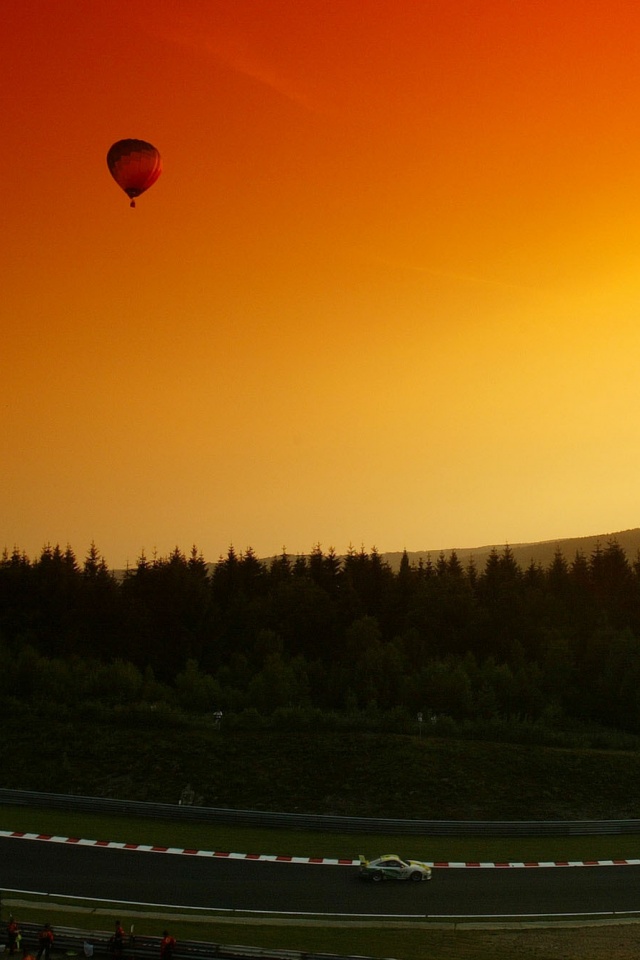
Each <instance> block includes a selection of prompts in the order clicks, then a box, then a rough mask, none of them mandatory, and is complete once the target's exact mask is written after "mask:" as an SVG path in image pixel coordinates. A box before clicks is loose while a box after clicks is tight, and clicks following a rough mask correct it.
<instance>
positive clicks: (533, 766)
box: [0, 712, 640, 820]
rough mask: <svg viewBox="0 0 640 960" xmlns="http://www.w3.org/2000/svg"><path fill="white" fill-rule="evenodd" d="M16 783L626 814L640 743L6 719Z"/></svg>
mask: <svg viewBox="0 0 640 960" xmlns="http://www.w3.org/2000/svg"><path fill="white" fill-rule="evenodd" d="M2 734H3V736H2V737H1V738H0V770H1V771H2V773H1V774H0V784H1V785H2V786H3V787H8V788H13V789H28V790H37V791H43V792H56V793H73V794H79V795H88V796H106V797H116V798H120V799H136V800H148V801H159V802H168V803H176V802H177V801H178V799H179V797H180V795H181V792H182V790H183V789H184V787H185V786H186V784H188V783H190V784H191V785H192V786H193V789H194V790H195V792H196V794H198V795H199V796H200V797H202V801H201V802H202V804H204V805H207V806H217V807H232V808H237V809H254V810H277V811H282V812H304V813H318V814H337V815H345V816H364V817H390V818H421V819H422V818H424V819H461V820H468V819H479V820H494V819H495V820H519V819H627V818H630V819H633V818H635V817H637V816H638V812H637V801H636V798H637V796H638V794H639V792H640V753H638V752H637V751H633V750H587V749H581V750H568V749H558V748H551V747H543V746H523V745H514V744H500V743H486V742H477V741H461V740H449V739H441V738H437V737H431V736H425V737H423V738H419V737H418V736H408V735H392V734H382V733H358V732H332V731H327V732H322V731H314V730H308V729H307V730H300V731H299V732H284V731H278V730H265V729H254V730H227V731H225V729H224V726H223V729H221V730H219V731H218V730H215V729H211V728H206V727H202V726H196V725H193V726H184V727H168V728H166V729H159V728H157V727H155V728H147V727H143V728H140V727H135V728H131V727H128V726H125V725H120V724H118V723H98V722H89V721H84V722H82V723H72V722H69V721H56V720H55V719H51V718H49V719H47V723H46V749H44V750H43V724H42V722H40V721H39V720H38V718H37V717H34V716H33V715H30V714H29V713H28V712H26V713H25V715H24V716H20V717H17V716H16V717H10V718H4V719H3V721H2Z"/></svg>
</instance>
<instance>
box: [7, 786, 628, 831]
mask: <svg viewBox="0 0 640 960" xmlns="http://www.w3.org/2000/svg"><path fill="white" fill-rule="evenodd" d="M2 804H5V805H7V806H9V805H11V806H25V807H41V808H42V807H44V808H49V809H57V810H67V811H69V812H74V813H81V812H82V813H102V814H110V815H114V816H139V817H148V818H155V819H159V820H173V821H180V820H182V821H192V822H196V823H223V824H227V825H228V824H236V825H244V826H254V827H280V828H282V829H292V830H293V829H295V830H318V831H324V832H333V833H369V834H380V835H393V836H401V835H407V836H430V837H475V836H487V837H534V836H545V837H567V836H596V835H606V834H610V835H621V834H640V820H506V821H499V820H392V819H378V818H370V817H338V816H335V817H334V816H322V815H319V814H318V815H316V814H304V813H272V812H268V811H264V810H229V809H226V808H223V807H199V806H184V805H181V804H178V803H175V804H173V803H147V802H145V801H139V800H114V799H108V798H103V797H82V796H68V795H65V794H58V793H37V792H34V791H30V790H7V789H1V788H0V805H2Z"/></svg>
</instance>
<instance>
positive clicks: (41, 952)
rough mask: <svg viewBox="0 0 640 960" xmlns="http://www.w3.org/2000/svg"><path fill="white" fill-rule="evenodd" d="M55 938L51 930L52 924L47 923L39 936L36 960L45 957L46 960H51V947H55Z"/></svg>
mask: <svg viewBox="0 0 640 960" xmlns="http://www.w3.org/2000/svg"><path fill="white" fill-rule="evenodd" d="M53 941H54V936H53V930H52V929H51V924H49V923H45V925H44V927H43V928H42V930H41V931H40V933H39V934H38V952H37V954H36V960H41V958H42V957H43V956H44V960H49V958H50V957H51V947H52V945H53Z"/></svg>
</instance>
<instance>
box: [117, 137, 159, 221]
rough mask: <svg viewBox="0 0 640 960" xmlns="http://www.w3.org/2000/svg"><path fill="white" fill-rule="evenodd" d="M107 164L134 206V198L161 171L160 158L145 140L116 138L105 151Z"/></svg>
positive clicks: (151, 145)
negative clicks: (106, 151) (107, 150)
mask: <svg viewBox="0 0 640 960" xmlns="http://www.w3.org/2000/svg"><path fill="white" fill-rule="evenodd" d="M107 166H108V167H109V171H110V173H111V176H112V177H113V179H114V180H115V181H116V183H117V184H118V186H120V187H122V189H123V190H124V192H125V193H126V195H127V196H128V197H129V198H130V200H131V206H132V207H135V198H136V197H139V196H140V194H141V193H144V191H145V190H148V189H149V187H151V186H153V184H154V183H155V182H156V180H157V179H158V177H159V176H160V174H161V173H162V159H161V157H160V154H159V153H158V151H157V150H156V148H155V147H154V146H153V144H151V143H147V142H146V140H118V142H117V143H114V144H113V146H112V147H110V148H109V152H108V153H107Z"/></svg>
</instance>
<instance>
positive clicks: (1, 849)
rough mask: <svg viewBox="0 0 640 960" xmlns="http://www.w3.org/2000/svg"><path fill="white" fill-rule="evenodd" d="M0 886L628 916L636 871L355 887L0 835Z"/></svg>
mask: <svg viewBox="0 0 640 960" xmlns="http://www.w3.org/2000/svg"><path fill="white" fill-rule="evenodd" d="M0 887H1V888H2V889H3V890H5V891H6V890H23V891H26V890H29V891H38V892H42V893H55V894H63V895H66V896H77V897H88V898H92V899H105V900H118V901H120V902H125V903H126V902H130V903H147V904H158V905H170V906H184V907H201V908H204V909H206V910H207V911H224V912H226V911H240V912H257V913H279V914H299V913H303V914H306V915H309V914H314V915H325V916H327V915H333V916H340V917H346V916H358V917H362V916H367V917H378V918H383V917H406V918H408V917H416V918H417V917H431V918H451V919H453V918H461V917H535V916H565V917H566V916H575V915H586V914H591V915H593V914H597V915H608V916H610V915H612V914H618V913H621V914H629V913H635V912H637V911H638V908H639V905H640V866H635V865H634V866H594V867H540V868H535V869H509V868H507V869H492V870H478V869H473V868H467V869H447V868H444V869H436V870H434V876H433V880H432V881H431V882H424V883H397V882H396V883H394V882H385V883H379V884H373V883H363V882H362V881H360V880H359V879H358V870H357V867H354V866H343V865H340V866H334V865H327V864H304V863H303V864H300V863H280V862H269V861H263V860H259V861H252V860H246V859H237V860H236V859H219V858H214V857H211V858H200V857H192V856H171V855H166V854H162V853H146V852H139V851H131V850H114V849H109V848H102V847H95V846H78V845H66V846H65V845H63V844H55V843H53V844H52V843H46V842H41V841H37V840H25V839H18V838H0Z"/></svg>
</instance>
